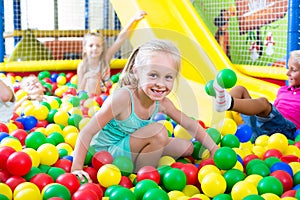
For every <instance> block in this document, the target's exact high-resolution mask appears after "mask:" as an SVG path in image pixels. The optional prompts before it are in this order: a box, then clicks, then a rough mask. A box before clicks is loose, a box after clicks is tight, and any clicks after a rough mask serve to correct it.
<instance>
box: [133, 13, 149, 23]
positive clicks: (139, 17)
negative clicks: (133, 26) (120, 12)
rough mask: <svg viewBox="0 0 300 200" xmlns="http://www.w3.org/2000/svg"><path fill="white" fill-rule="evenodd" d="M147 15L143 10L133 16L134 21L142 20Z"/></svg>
mask: <svg viewBox="0 0 300 200" xmlns="http://www.w3.org/2000/svg"><path fill="white" fill-rule="evenodd" d="M145 15H147V13H146V12H145V11H143V10H140V11H139V12H138V13H137V14H136V15H135V16H134V21H139V20H141V19H143V18H144V17H145Z"/></svg>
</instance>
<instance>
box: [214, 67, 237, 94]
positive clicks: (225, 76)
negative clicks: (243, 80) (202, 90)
mask: <svg viewBox="0 0 300 200" xmlns="http://www.w3.org/2000/svg"><path fill="white" fill-rule="evenodd" d="M216 80H217V82H218V84H219V85H220V86H221V87H222V88H226V89H227V88H232V87H233V86H234V85H235V84H236V81H237V76H236V73H235V72H234V71H233V70H231V69H223V70H221V71H220V72H219V73H218V74H217V77H216Z"/></svg>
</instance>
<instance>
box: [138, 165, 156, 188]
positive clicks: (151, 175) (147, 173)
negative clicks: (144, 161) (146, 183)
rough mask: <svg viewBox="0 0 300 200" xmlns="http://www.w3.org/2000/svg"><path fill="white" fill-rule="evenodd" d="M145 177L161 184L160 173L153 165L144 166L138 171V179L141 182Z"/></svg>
mask: <svg viewBox="0 0 300 200" xmlns="http://www.w3.org/2000/svg"><path fill="white" fill-rule="evenodd" d="M144 179H150V180H153V181H155V182H156V183H157V184H159V182H160V175H159V173H158V170H157V169H156V168H155V167H153V166H144V167H142V168H140V169H139V170H138V172H137V175H136V180H137V181H138V182H139V181H141V180H144Z"/></svg>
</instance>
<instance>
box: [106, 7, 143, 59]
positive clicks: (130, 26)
mask: <svg viewBox="0 0 300 200" xmlns="http://www.w3.org/2000/svg"><path fill="white" fill-rule="evenodd" d="M145 15H146V12H145V11H139V12H138V13H137V14H136V15H135V16H134V17H133V18H132V19H131V20H130V21H129V23H128V24H127V25H126V26H125V27H124V28H123V29H122V30H121V32H120V33H119V35H118V37H117V39H116V41H115V42H114V43H113V44H112V46H111V47H110V48H109V49H107V53H106V56H105V59H106V60H107V62H108V63H110V60H111V58H112V57H113V55H114V54H115V53H116V52H117V51H118V50H119V49H120V48H121V46H122V44H123V43H124V42H125V40H126V39H127V38H128V37H129V35H130V33H131V31H132V30H133V29H134V28H135V26H136V25H137V22H139V21H140V20H141V19H143V18H144V16H145Z"/></svg>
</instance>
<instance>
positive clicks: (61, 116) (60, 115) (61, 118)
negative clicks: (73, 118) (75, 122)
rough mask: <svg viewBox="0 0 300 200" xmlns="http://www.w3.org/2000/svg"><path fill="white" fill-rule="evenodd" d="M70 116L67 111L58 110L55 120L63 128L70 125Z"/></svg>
mask: <svg viewBox="0 0 300 200" xmlns="http://www.w3.org/2000/svg"><path fill="white" fill-rule="evenodd" d="M68 119H69V114H68V113H67V112H65V111H62V110H58V111H57V112H56V113H55V114H54V117H53V120H54V122H55V123H56V124H60V125H63V126H67V125H68Z"/></svg>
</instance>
